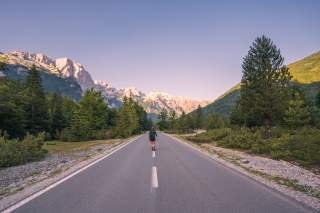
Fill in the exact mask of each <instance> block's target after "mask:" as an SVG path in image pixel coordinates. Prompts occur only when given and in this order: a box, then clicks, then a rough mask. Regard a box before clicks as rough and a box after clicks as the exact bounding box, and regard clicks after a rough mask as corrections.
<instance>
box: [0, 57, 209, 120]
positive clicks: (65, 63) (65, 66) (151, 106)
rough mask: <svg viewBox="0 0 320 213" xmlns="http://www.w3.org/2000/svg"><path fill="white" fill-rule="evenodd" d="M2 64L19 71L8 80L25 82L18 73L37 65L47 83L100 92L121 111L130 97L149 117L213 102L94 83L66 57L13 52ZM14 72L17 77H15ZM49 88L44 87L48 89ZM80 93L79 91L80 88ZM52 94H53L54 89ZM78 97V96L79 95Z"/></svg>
mask: <svg viewBox="0 0 320 213" xmlns="http://www.w3.org/2000/svg"><path fill="white" fill-rule="evenodd" d="M0 62H3V63H5V64H8V65H11V66H17V68H16V69H15V68H14V67H11V69H10V70H11V71H7V72H6V75H8V76H9V78H10V77H11V78H13V79H15V80H17V79H18V80H20V79H22V76H19V75H21V73H22V72H20V71H19V70H23V72H24V75H25V72H27V70H28V68H30V67H31V66H32V65H35V66H36V67H37V68H38V69H40V70H41V71H43V72H44V73H42V74H43V75H45V77H43V79H47V78H48V76H50V77H52V76H57V77H59V78H60V79H59V81H61V82H63V84H65V83H66V79H74V80H76V82H77V83H78V85H79V86H80V88H81V93H82V94H83V93H84V91H86V90H87V89H90V88H93V89H95V90H98V91H100V92H101V93H102V95H103V96H104V97H105V99H106V102H107V103H108V104H109V106H110V107H120V106H121V105H122V100H123V98H124V97H129V96H130V97H132V98H133V99H134V100H136V101H138V102H139V103H140V104H141V105H142V106H143V107H144V108H145V110H146V111H147V112H149V113H155V114H158V113H159V112H160V111H161V110H162V109H163V108H165V109H167V110H168V111H171V110H175V111H176V112H177V114H178V115H179V114H181V113H182V112H183V111H184V112H186V113H188V112H190V111H192V110H194V109H196V108H197V107H198V105H201V106H205V105H206V104H208V103H210V101H206V100H194V99H192V98H189V97H182V96H173V95H169V94H168V93H164V92H150V93H144V92H142V91H140V90H138V89H136V88H133V87H131V88H130V87H129V88H115V87H112V86H111V85H110V84H109V83H108V82H106V81H102V80H93V79H92V77H91V75H90V73H89V72H88V71H87V70H86V69H85V68H84V66H83V65H82V64H80V63H77V62H75V61H73V60H71V59H69V58H67V57H63V58H56V59H53V58H50V57H48V56H47V55H45V54H43V53H29V52H23V51H11V52H7V53H0ZM18 67H20V68H18ZM23 67H24V68H23ZM14 72H15V74H13V73H14ZM13 76H14V77H13ZM49 83H50V82H49ZM47 87H48V86H47V85H45V88H47ZM50 87H53V86H50ZM77 89H78V90H79V88H77ZM49 91H54V89H51V90H49ZM75 93H79V91H77V92H75ZM69 96H70V95H69ZM71 96H72V95H71ZM78 96H79V95H77V97H76V98H75V97H72V98H74V99H76V100H78V99H79V97H78Z"/></svg>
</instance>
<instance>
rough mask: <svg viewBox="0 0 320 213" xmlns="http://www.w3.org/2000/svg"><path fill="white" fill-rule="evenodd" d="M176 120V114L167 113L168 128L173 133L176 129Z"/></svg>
mask: <svg viewBox="0 0 320 213" xmlns="http://www.w3.org/2000/svg"><path fill="white" fill-rule="evenodd" d="M176 119H177V113H176V111H175V110H171V111H170V113H169V126H170V127H169V128H170V129H171V131H174V130H175V129H176Z"/></svg>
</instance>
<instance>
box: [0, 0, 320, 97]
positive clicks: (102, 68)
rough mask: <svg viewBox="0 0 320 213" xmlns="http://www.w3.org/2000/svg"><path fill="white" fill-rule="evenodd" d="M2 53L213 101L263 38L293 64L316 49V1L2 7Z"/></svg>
mask: <svg viewBox="0 0 320 213" xmlns="http://www.w3.org/2000/svg"><path fill="white" fill-rule="evenodd" d="M0 6H1V8H0V9H1V12H0V29H1V30H0V51H3V52H6V51H11V50H23V51H30V52H43V53H45V54H47V55H48V56H51V57H64V56H67V57H69V58H71V59H74V60H76V61H77V62H79V63H82V64H83V65H84V66H85V67H86V69H87V70H88V71H89V72H90V73H91V75H92V77H93V78H94V79H98V80H106V81H107V82H109V83H110V84H112V85H114V86H116V87H129V86H134V87H136V88H138V89H141V90H143V91H145V92H150V91H164V92H168V93H171V94H174V95H182V96H190V97H193V98H198V99H199V98H205V99H214V98H216V97H217V96H219V95H221V94H222V93H223V92H225V91H226V90H227V89H229V88H230V87H231V86H233V85H235V84H236V83H237V82H239V81H240V79H241V63H242V58H243V57H244V56H245V55H246V53H247V51H248V49H249V46H250V45H251V43H252V41H253V40H254V38H255V37H257V36H259V35H262V34H265V35H267V36H269V37H271V38H272V39H273V40H274V42H275V44H276V45H277V46H278V47H279V48H280V49H281V50H282V53H283V56H284V57H285V59H286V62H287V63H289V62H292V61H295V60H297V59H300V58H302V57H304V56H307V55H309V54H311V53H313V52H315V51H319V50H320V1H317V0H300V1H297V0H272V1H271V0H269V1H267V0H265V1H253V0H251V1H249V0H243V1H240V0H234V1H231V0H230V1H214V0H210V1H209V0H208V1H201V0H199V1H196V0H194V1H189V0H181V1H176V0H161V1H155V0H154V1H139V0H131V1H130V0H128V1H122V0H114V1H108V0H106V1H94V0H92V1H91V0H90V1H80V0H78V1H72V0H66V1H62V0H61V1H60V0H59V1H58V0H57V1H45V0H42V1H36V0H29V1H12V0H3V1H1V5H0Z"/></svg>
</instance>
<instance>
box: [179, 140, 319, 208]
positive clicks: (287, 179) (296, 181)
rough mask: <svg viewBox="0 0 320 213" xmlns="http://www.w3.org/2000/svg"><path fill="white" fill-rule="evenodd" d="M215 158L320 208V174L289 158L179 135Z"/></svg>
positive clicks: (289, 195) (305, 203)
mask: <svg viewBox="0 0 320 213" xmlns="http://www.w3.org/2000/svg"><path fill="white" fill-rule="evenodd" d="M175 137H176V138H178V139H180V141H182V142H184V143H187V144H189V145H191V146H193V147H194V148H196V149H198V150H199V151H202V152H204V153H205V154H207V155H209V156H210V157H211V158H212V159H214V160H216V161H218V162H220V163H222V164H224V165H226V166H228V167H230V168H232V169H234V170H236V171H238V172H240V173H242V174H245V175H246V176H249V177H250V178H252V179H254V180H256V181H258V182H260V183H263V184H264V185H266V186H268V187H270V188H272V189H274V190H277V191H279V192H281V193H283V194H285V195H287V196H288V197H291V198H293V199H295V200H297V201H299V202H301V203H303V204H304V205H306V206H309V207H311V208H313V209H316V210H317V211H320V175H317V174H314V173H313V172H311V171H309V170H306V169H304V168H302V167H299V166H297V165H294V164H292V163H289V162H286V161H282V160H280V161H277V160H273V159H270V158H267V157H261V156H256V155H251V154H249V153H245V152H242V151H238V150H231V149H226V148H221V147H217V146H215V145H213V144H201V145H198V144H195V143H193V142H190V141H188V140H186V139H185V138H184V137H181V136H179V135H175Z"/></svg>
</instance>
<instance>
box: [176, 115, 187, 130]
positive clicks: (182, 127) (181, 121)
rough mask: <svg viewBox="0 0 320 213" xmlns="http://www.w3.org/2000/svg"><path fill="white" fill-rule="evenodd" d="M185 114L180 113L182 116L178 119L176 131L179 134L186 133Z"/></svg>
mask: <svg viewBox="0 0 320 213" xmlns="http://www.w3.org/2000/svg"><path fill="white" fill-rule="evenodd" d="M186 119H187V118H186V113H185V112H184V111H182V114H181V116H180V118H179V119H178V129H179V131H180V132H183V133H184V132H187V130H188V126H187V120H186Z"/></svg>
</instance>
